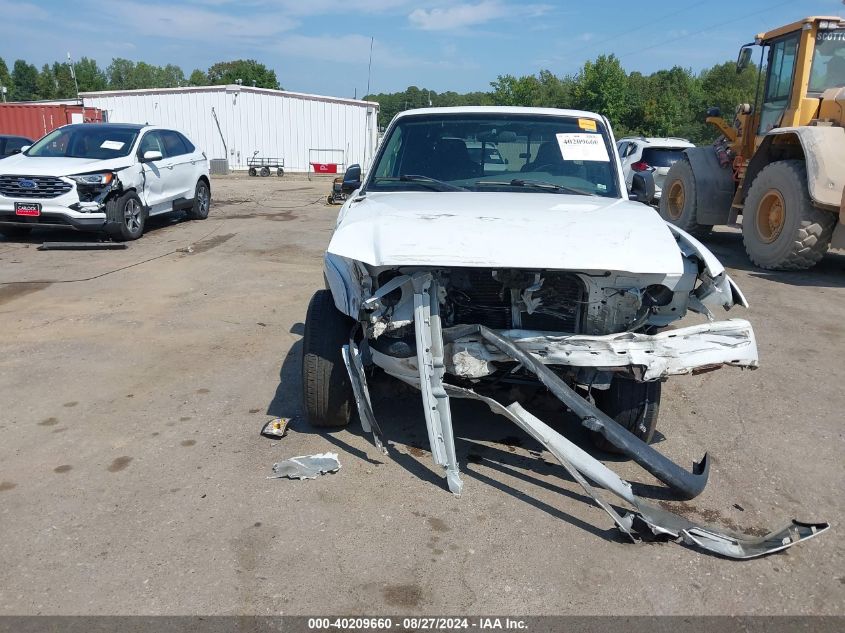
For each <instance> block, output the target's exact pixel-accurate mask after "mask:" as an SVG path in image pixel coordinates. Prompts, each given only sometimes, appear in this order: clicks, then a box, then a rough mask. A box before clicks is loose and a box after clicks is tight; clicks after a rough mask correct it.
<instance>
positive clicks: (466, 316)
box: [446, 268, 586, 333]
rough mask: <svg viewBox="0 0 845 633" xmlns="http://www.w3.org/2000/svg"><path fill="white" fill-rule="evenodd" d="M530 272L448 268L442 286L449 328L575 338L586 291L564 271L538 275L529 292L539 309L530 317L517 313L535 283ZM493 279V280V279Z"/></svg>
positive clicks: (521, 310)
mask: <svg viewBox="0 0 845 633" xmlns="http://www.w3.org/2000/svg"><path fill="white" fill-rule="evenodd" d="M537 274H538V273H535V272H532V271H519V270H498V271H493V270H490V269H483V268H480V269H474V268H469V269H466V268H465V269H453V270H452V271H451V272H450V275H449V281H448V283H447V288H446V293H447V304H448V306H449V307H450V309H451V313H450V314H449V315H448V317H447V321H450V322H451V323H450V325H458V324H475V323H478V324H481V325H485V326H487V327H489V328H492V329H498V330H504V329H511V328H517V327H518V328H521V329H527V330H542V331H549V332H571V333H577V332H579V331H580V326H581V313H582V312H583V307H584V305H585V296H586V291H585V288H584V285H583V283H582V282H581V280H580V279H579V278H578V276H577V275H574V274H572V273H565V272H545V271H544V272H541V273H539V275H540V279H541V280H542V283H541V285H540V287H539V289H537V290H534V291H533V292H532V296H533V298H534V299H538V300H539V305H538V306H537V307H536V308H534V309H533V312H532V313H531V314H528V312H527V311H526V310H524V309H523V308H524V305H523V306H521V308H519V309H518V316H516V319H518V322H517V323H515V322H514V321H515V315H514V308H513V306H514V305H517V306H519V304H520V297H521V296H522V294H523V292H524V291H525V289H526V288H528V287H530V286H532V285H535V284H536V283H537ZM494 275H495V276H494Z"/></svg>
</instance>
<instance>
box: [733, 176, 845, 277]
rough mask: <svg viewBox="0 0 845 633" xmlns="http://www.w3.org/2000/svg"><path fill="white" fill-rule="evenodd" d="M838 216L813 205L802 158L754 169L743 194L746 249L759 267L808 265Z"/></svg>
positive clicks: (827, 238)
mask: <svg viewBox="0 0 845 633" xmlns="http://www.w3.org/2000/svg"><path fill="white" fill-rule="evenodd" d="M836 217H837V216H836V214H835V213H831V212H828V211H822V210H820V209H817V208H816V207H814V206H813V201H812V199H811V198H810V191H809V189H808V188H807V166H806V164H805V163H804V161H803V160H780V161H777V162H774V163H770V164H769V165H767V166H766V167H764V168H763V169H762V170H761V171H760V173H759V174H757V177H756V178H755V179H754V181H753V182H752V183H751V186H750V187H749V188H748V195H747V196H746V197H745V204H744V206H743V209H742V240H743V242H744V244H745V252H746V253H748V258H749V259H750V260H751V261H752V262H753V263H754V264H755V265H756V266H759V267H760V268H768V269H771V270H805V269H807V268H811V267H812V266H815V265H816V264H817V263H818V262H819V260H821V258H822V257H824V254H825V253H826V252H827V248H828V246H830V240H831V237H832V236H833V228H834V226H835V225H836Z"/></svg>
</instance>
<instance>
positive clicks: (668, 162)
mask: <svg viewBox="0 0 845 633" xmlns="http://www.w3.org/2000/svg"><path fill="white" fill-rule="evenodd" d="M616 147H617V148H618V149H619V158H620V160H621V161H622V175H623V176H624V177H625V185H626V186H627V187H628V189H630V188H631V183H632V182H633V180H634V174H636V173H640V172H643V171H650V172H651V174H652V176H653V177H654V199H655V200H660V194H661V192H662V189H663V181H665V180H666V174H668V173H669V168H670V167H671V166H672V165H674V164H675V163H676V162H677V161H678V159H679V158H680V157H681V156H683V154H684V150H685V149H687V148H688V147H695V145H694V144H693V143H690V142H689V141H688V140H687V139H685V138H645V137H642V136H639V137H635V138H623V139H621V140H620V141H619V142H618V143H616Z"/></svg>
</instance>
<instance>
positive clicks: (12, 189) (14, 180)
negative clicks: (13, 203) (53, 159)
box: [0, 175, 72, 200]
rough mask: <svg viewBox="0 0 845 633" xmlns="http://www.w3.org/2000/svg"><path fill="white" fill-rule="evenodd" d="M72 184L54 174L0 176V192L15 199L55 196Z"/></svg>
mask: <svg viewBox="0 0 845 633" xmlns="http://www.w3.org/2000/svg"><path fill="white" fill-rule="evenodd" d="M71 188H72V185H71V184H70V183H68V182H65V181H64V180H62V179H61V178H56V177H55V176H10V175H2V176H0V194H2V195H3V196H5V197H7V198H14V199H15V200H25V199H32V198H57V197H59V196H60V195H62V194H64V193H67V192H68V191H70V190H71Z"/></svg>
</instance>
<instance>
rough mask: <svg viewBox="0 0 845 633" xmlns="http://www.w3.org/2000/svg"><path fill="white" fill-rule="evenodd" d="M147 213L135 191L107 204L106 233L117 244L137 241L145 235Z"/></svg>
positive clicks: (128, 192) (113, 199)
mask: <svg viewBox="0 0 845 633" xmlns="http://www.w3.org/2000/svg"><path fill="white" fill-rule="evenodd" d="M146 220H147V211H146V209H144V204H143V203H142V202H141V198H139V197H138V194H137V193H135V192H134V191H127V192H126V193H124V194H123V195H122V196H118V197H116V198H112V199H111V200H109V201H108V202H107V203H106V232H107V233H108V234H109V236H110V237H111V238H112V239H113V240H114V241H115V242H128V241H129V240H137V239H138V238H139V237H141V236H142V235H143V234H144V224H145V223H146Z"/></svg>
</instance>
